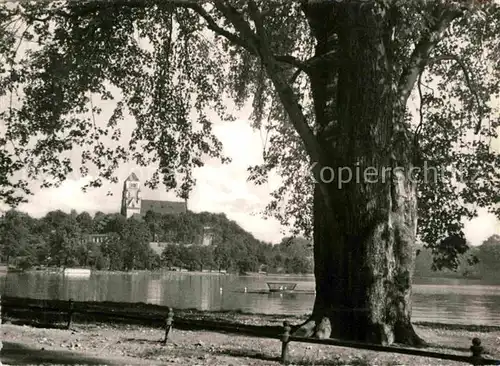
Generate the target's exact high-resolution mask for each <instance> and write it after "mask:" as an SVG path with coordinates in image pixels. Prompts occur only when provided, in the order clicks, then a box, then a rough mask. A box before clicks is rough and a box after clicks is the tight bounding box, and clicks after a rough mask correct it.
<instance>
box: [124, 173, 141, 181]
mask: <svg viewBox="0 0 500 366" xmlns="http://www.w3.org/2000/svg"><path fill="white" fill-rule="evenodd" d="M125 181H126V182H138V181H139V178H137V175H135V173H132V174H130V175H129V176H128V178H127V179H125Z"/></svg>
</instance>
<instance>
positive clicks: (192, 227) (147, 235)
mask: <svg viewBox="0 0 500 366" xmlns="http://www.w3.org/2000/svg"><path fill="white" fill-rule="evenodd" d="M206 226H209V227H210V228H211V230H212V232H213V240H212V244H211V245H209V246H202V245H201V238H202V233H203V228H204V227H206ZM91 234H104V235H105V238H104V241H103V242H102V243H99V244H97V243H93V242H92V241H90V240H85V239H86V238H88V236H89V235H91ZM153 240H154V241H156V242H163V243H167V244H168V245H167V246H166V247H165V249H164V251H163V253H162V254H161V255H158V254H157V253H155V252H154V251H153V250H152V249H151V247H150V245H149V243H150V242H151V241H153ZM0 249H1V253H0V254H1V260H2V262H4V263H7V264H8V265H10V266H15V267H18V268H20V269H30V268H33V267H58V268H63V267H75V266H76V267H88V268H94V269H98V270H111V271H129V270H153V269H159V268H173V267H178V268H186V269H188V270H191V271H201V270H204V269H211V270H224V271H228V272H235V273H246V272H257V271H260V270H264V271H268V272H273V273H312V269H313V265H312V249H311V243H310V242H308V241H307V240H305V239H303V238H283V240H282V242H281V243H279V244H277V245H274V246H273V245H271V244H270V243H265V242H262V241H260V240H257V239H256V238H254V237H253V235H252V234H250V233H248V232H247V231H245V230H244V229H242V228H241V227H240V226H239V225H238V224H237V223H236V222H235V221H232V220H229V219H228V218H227V217H226V215H225V214H213V213H208V212H202V213H192V212H188V213H185V214H180V215H158V214H155V213H152V212H151V211H150V212H148V214H147V215H145V217H144V220H137V219H133V218H130V219H126V218H125V217H124V216H122V215H120V214H104V213H102V212H97V213H96V214H95V215H94V216H91V215H90V214H89V213H87V212H82V213H77V212H76V211H72V212H71V213H69V214H67V213H65V212H62V211H51V212H49V213H47V214H46V215H45V216H44V217H42V218H40V219H35V218H32V217H30V216H29V215H27V214H25V213H22V212H18V211H14V210H11V211H8V212H7V213H6V215H5V216H4V217H3V219H2V220H1V225H0Z"/></svg>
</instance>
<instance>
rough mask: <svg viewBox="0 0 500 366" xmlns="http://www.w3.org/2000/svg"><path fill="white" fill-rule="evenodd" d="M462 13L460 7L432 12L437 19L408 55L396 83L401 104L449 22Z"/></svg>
mask: <svg viewBox="0 0 500 366" xmlns="http://www.w3.org/2000/svg"><path fill="white" fill-rule="evenodd" d="M462 14H463V10H462V9H445V10H442V11H440V9H437V10H436V11H435V12H434V14H433V15H434V18H436V19H439V20H438V21H437V22H436V23H435V24H434V25H433V26H432V27H431V28H430V29H429V32H428V33H427V34H425V35H424V36H423V37H422V39H421V40H420V41H419V42H418V44H417V45H416V46H415V49H414V50H413V53H412V54H411V56H410V62H409V63H408V66H407V67H406V68H405V69H404V70H403V73H402V75H401V78H400V80H399V84H398V94H399V99H400V102H401V104H402V105H406V102H407V101H408V97H409V96H410V93H411V91H412V89H413V86H414V85H415V82H416V81H417V79H418V76H419V75H420V73H421V72H422V71H423V69H424V68H425V65H426V64H427V62H428V60H429V56H430V54H431V52H432V51H433V50H434V48H435V47H436V45H437V44H438V42H439V41H440V40H441V38H442V35H443V33H444V31H445V30H446V29H447V28H448V26H449V25H450V23H451V22H452V21H453V20H454V19H456V18H457V17H459V16H460V15H462Z"/></svg>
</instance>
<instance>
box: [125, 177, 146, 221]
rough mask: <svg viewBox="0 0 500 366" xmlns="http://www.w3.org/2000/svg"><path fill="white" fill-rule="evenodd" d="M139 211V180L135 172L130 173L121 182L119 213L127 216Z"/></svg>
mask: <svg viewBox="0 0 500 366" xmlns="http://www.w3.org/2000/svg"><path fill="white" fill-rule="evenodd" d="M140 213H141V189H140V181H139V178H137V175H136V174H135V173H131V174H130V175H129V176H128V178H127V179H125V182H124V183H123V194H122V209H121V214H122V215H123V216H125V217H127V218H129V217H131V216H133V215H134V214H139V215H140Z"/></svg>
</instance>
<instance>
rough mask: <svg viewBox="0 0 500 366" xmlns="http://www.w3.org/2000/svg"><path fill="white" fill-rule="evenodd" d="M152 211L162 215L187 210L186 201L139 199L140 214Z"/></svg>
mask: <svg viewBox="0 0 500 366" xmlns="http://www.w3.org/2000/svg"><path fill="white" fill-rule="evenodd" d="M148 211H153V212H155V213H159V214H162V215H166V214H180V213H185V212H187V205H186V202H173V201H155V200H141V215H145V214H146V212H148Z"/></svg>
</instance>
